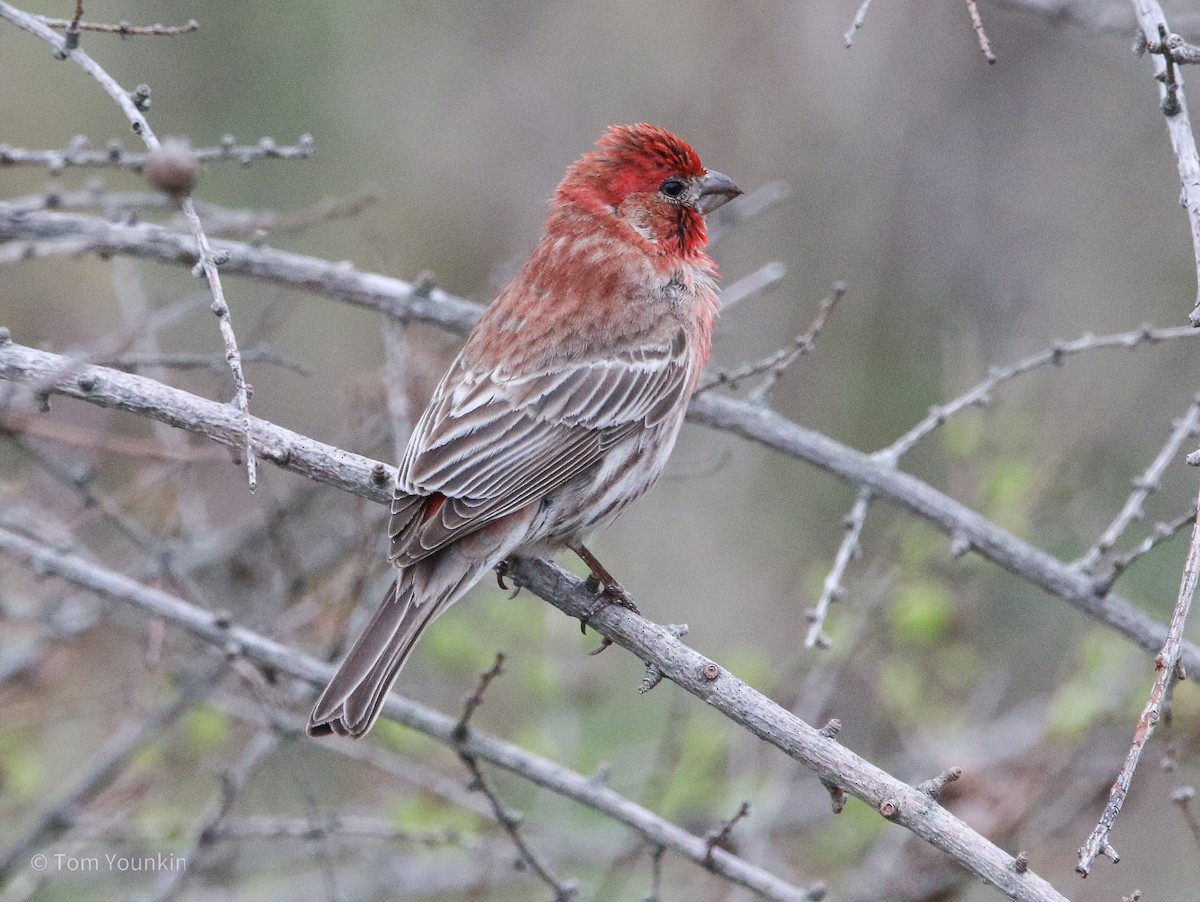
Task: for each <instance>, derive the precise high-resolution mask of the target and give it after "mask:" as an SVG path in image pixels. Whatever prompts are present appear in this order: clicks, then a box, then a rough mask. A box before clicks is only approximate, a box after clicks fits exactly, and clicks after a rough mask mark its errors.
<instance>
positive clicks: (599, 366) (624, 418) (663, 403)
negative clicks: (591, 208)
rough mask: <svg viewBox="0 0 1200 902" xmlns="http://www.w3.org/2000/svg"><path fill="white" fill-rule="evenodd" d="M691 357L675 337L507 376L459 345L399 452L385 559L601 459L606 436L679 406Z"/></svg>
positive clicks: (540, 491) (507, 508)
mask: <svg viewBox="0 0 1200 902" xmlns="http://www.w3.org/2000/svg"><path fill="white" fill-rule="evenodd" d="M690 359H691V358H690V356H689V353H688V347H687V342H686V341H684V340H681V338H680V337H678V336H677V337H676V338H675V339H673V340H672V341H670V342H669V343H666V344H662V345H651V346H647V347H642V348H638V349H636V350H633V351H630V352H628V353H626V354H623V355H621V356H620V357H617V358H615V359H605V360H594V361H589V362H586V363H578V362H571V363H566V364H563V365H561V366H557V367H548V368H545V369H543V370H541V371H539V372H535V373H532V374H521V375H519V376H508V377H507V378H506V377H504V376H503V375H497V374H496V373H493V372H487V373H484V372H477V371H473V370H472V369H470V368H469V367H468V365H467V364H466V363H465V362H464V359H463V356H462V355H460V356H459V358H458V359H457V360H456V361H455V363H454V365H453V366H452V367H451V368H450V371H449V372H448V373H447V374H446V377H445V378H444V379H443V380H442V382H441V383H440V384H439V385H438V387H437V389H436V390H435V392H434V397H433V399H432V400H431V401H430V403H429V406H428V407H427V408H426V410H425V413H424V414H423V415H422V417H421V419H420V421H419V422H418V423H417V426H416V428H415V429H414V430H413V435H412V437H411V439H410V440H409V444H408V447H407V449H406V450H405V454H404V459H403V460H402V462H401V465H400V472H399V474H398V475H397V480H396V486H395V491H394V498H393V501H392V522H391V528H390V529H389V532H390V534H391V554H390V557H391V559H392V560H393V561H394V562H395V563H396V564H397V566H406V565H408V564H410V563H412V562H414V561H417V560H420V559H421V558H423V557H426V556H427V555H429V554H432V553H433V552H434V551H436V550H438V549H439V548H442V547H444V546H445V545H446V544H448V543H449V542H451V541H454V540H455V539H456V538H459V537H461V536H463V535H466V534H469V533H471V532H474V531H475V530H477V529H480V528H482V527H483V526H485V525H487V524H488V523H490V522H492V521H494V520H496V519H498V518H500V517H503V516H505V515H507V514H509V513H511V512H512V511H514V510H517V509H519V508H520V507H523V506H524V505H526V504H529V503H530V502H531V501H534V500H537V499H539V498H543V497H546V496H547V495H551V494H553V493H554V492H555V491H556V490H557V489H559V488H560V487H561V486H563V485H564V484H565V483H567V482H569V481H570V480H571V479H572V478H574V477H575V476H578V475H579V474H580V473H582V472H584V471H586V470H587V469H588V468H589V467H593V466H596V465H597V464H599V463H600V461H601V460H602V458H603V454H604V451H605V449H606V448H608V447H609V446H610V445H611V444H612V443H613V442H615V441H617V440H619V439H620V438H622V437H624V436H627V435H630V434H633V433H634V432H636V431H638V430H642V429H646V428H648V427H652V426H654V425H656V424H657V423H659V422H660V421H661V420H662V419H663V418H664V417H665V416H667V415H668V414H669V413H670V412H671V411H672V410H674V409H675V406H676V405H677V404H678V403H680V402H681V399H682V396H683V394H684V392H685V391H686V389H687V385H688V382H689V377H690Z"/></svg>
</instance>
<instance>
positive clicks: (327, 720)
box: [308, 125, 741, 736]
mask: <svg viewBox="0 0 1200 902" xmlns="http://www.w3.org/2000/svg"><path fill="white" fill-rule="evenodd" d="M740 193H741V191H740V190H739V189H738V188H737V186H736V185H734V183H733V182H732V181H730V180H729V179H728V178H727V177H726V176H724V175H721V174H720V173H719V172H713V171H711V170H707V169H705V168H704V166H703V165H702V164H701V163H700V158H699V157H698V156H697V155H696V152H695V151H694V150H692V148H691V147H689V146H688V145H687V144H686V143H684V142H683V141H682V140H680V139H679V138H677V137H675V136H674V135H672V134H670V133H669V132H666V131H663V130H662V129H659V128H655V127H654V126H651V125H631V126H613V127H611V128H609V129H608V131H607V132H605V134H604V136H603V137H602V138H601V139H600V140H599V141H598V142H597V144H596V149H595V150H593V151H591V152H590V153H587V154H584V156H583V157H582V158H580V159H579V160H577V161H576V162H575V163H572V164H571V166H570V167H568V169H567V173H566V175H565V176H564V177H563V180H562V182H561V183H560V184H559V186H558V190H557V192H556V193H555V195H554V201H553V203H552V205H551V207H550V212H549V214H548V215H547V216H546V224H545V230H544V232H543V234H542V238H541V240H540V241H539V242H538V245H537V247H536V248H535V249H534V251H533V253H532V254H531V255H530V256H529V259H528V260H526V261H525V264H524V265H523V266H522V267H521V270H520V272H519V273H518V274H517V276H516V278H515V279H513V282H512V284H511V285H509V286H508V287H507V288H506V289H504V291H503V292H501V293H500V296H499V297H497V298H496V300H495V301H493V302H492V304H491V306H490V307H489V308H488V309H487V312H485V313H484V315H483V318H482V319H480V321H479V323H478V325H476V327H475V329H474V331H472V333H471V335H470V337H469V338H468V339H467V342H466V345H465V346H464V347H463V349H462V351H461V353H459V355H458V357H457V358H456V359H455V360H454V362H453V363H452V364H451V365H450V369H449V371H448V372H447V373H446V375H445V376H444V377H443V378H442V381H441V382H440V383H439V385H438V387H437V389H436V390H435V391H434V393H433V398H432V399H431V400H430V402H429V406H428V407H427V408H426V410H425V412H424V414H422V416H421V419H420V420H419V421H418V423H417V425H416V428H415V429H414V430H413V434H412V437H411V439H410V440H409V443H408V448H407V450H406V451H405V453H404V459H403V460H402V461H401V462H400V470H399V473H398V474H397V477H396V483H395V487H394V492H393V498H392V517H391V525H390V528H389V536H390V538H391V550H390V554H389V560H390V561H391V563H392V564H394V565H395V566H396V567H397V568H398V570H399V573H398V575H397V577H396V581H395V583H393V585H392V587H391V589H389V591H388V593H387V595H386V596H385V597H384V599H383V602H382V603H381V604H380V606H379V609H378V610H377V611H376V612H375V615H374V616H373V617H372V619H371V621H370V623H369V624H368V625H367V627H366V629H365V630H364V631H363V633H362V635H361V636H359V638H358V640H357V641H356V642H355V644H354V646H353V648H351V650H350V652H349V654H347V655H346V659H345V660H344V661H343V662H342V665H341V667H340V668H339V669H338V672H337V674H336V675H335V676H334V678H333V680H332V681H330V683H329V686H328V687H327V688H326V689H325V692H324V693H323V694H322V695H321V698H320V700H318V702H317V704H316V707H315V708H314V709H313V712H312V716H311V718H310V720H309V725H308V731H309V733H311V734H313V735H325V734H328V733H338V734H341V735H349V736H362V735H363V734H364V733H366V732H367V730H369V729H370V728H371V725H372V724H373V723H374V722H375V719H376V718H377V717H378V716H379V711H380V709H381V707H382V705H383V700H384V697H385V696H386V694H387V692H388V690H389V689H390V688H391V685H392V683H393V682H394V681H395V679H396V674H397V673H398V672H399V670H400V668H401V666H403V664H404V662H405V660H406V659H407V658H408V655H409V653H410V652H411V651H412V648H413V645H414V644H415V643H416V640H417V638H418V637H419V636H420V635H421V633H422V632H423V631H424V629H425V627H427V626H428V625H429V624H430V623H431V622H433V620H434V619H435V618H436V617H437V616H438V614H440V613H441V612H442V611H444V610H445V609H446V608H447V607H449V606H450V605H451V604H453V603H454V602H455V601H456V600H458V598H460V597H461V596H462V595H463V594H464V593H465V592H466V591H467V590H468V589H470V588H471V586H473V585H474V584H475V583H476V582H478V581H479V580H480V579H481V578H482V577H483V576H484V575H485V574H486V573H487V572H488V571H489V570H491V569H492V568H494V567H495V566H496V565H497V564H499V563H500V562H501V561H504V560H505V559H507V558H509V557H512V556H519V555H543V556H548V555H551V554H553V553H554V552H556V551H557V550H559V549H561V548H563V547H565V546H572V547H579V546H580V543H581V542H582V541H583V539H584V538H585V537H586V536H587V535H588V534H589V533H591V532H592V531H593V530H595V529H597V528H599V527H601V526H604V525H605V524H607V523H610V522H611V521H612V520H613V519H614V518H615V517H616V516H617V515H618V514H619V513H620V512H621V511H622V510H623V509H624V508H625V506H626V505H627V504H629V503H630V502H631V501H633V500H634V499H636V498H638V497H639V496H641V495H642V494H644V493H645V492H646V490H647V489H649V488H650V487H651V486H652V485H653V484H654V482H655V480H656V479H657V478H658V476H659V474H660V473H661V472H662V469H663V466H664V464H665V463H666V460H667V457H668V455H669V454H670V453H671V448H672V446H673V445H674V444H675V437H676V436H677V435H678V433H679V427H680V425H681V424H682V423H683V416H684V412H685V411H686V409H687V402H688V399H689V398H690V397H691V393H692V391H693V389H694V388H695V386H696V380H697V378H698V377H699V375H700V370H701V368H702V367H703V366H704V364H705V362H706V361H707V360H708V354H709V348H710V345H711V337H712V327H713V323H714V321H715V319H716V311H717V294H716V290H715V287H714V279H715V278H716V274H717V268H716V264H714V263H713V261H712V260H711V259H710V258H709V257H708V255H707V254H705V253H704V247H705V245H706V243H707V241H708V234H707V231H706V228H705V222H704V215H705V214H706V213H709V212H711V211H713V210H715V209H716V208H717V207H719V206H721V205H722V204H723V203H725V202H726V201H728V200H730V199H732V198H734V197H736V196H737V195H738V194H740Z"/></svg>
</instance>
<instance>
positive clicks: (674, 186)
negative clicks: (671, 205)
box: [658, 179, 685, 198]
mask: <svg viewBox="0 0 1200 902" xmlns="http://www.w3.org/2000/svg"><path fill="white" fill-rule="evenodd" d="M684 187H685V185H684V184H683V182H681V181H680V180H679V179H667V180H666V181H665V182H663V183H662V184H661V185H659V186H658V190H659V191H661V192H662V193H663V194H665V195H666V196H667V197H672V198H673V197H679V196H680V195H681V194H683V189H684Z"/></svg>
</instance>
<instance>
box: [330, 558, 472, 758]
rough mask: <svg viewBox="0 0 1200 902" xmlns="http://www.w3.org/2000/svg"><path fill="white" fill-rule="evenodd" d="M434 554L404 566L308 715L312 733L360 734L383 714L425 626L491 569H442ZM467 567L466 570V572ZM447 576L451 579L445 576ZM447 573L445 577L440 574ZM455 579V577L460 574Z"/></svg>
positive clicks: (354, 735)
mask: <svg viewBox="0 0 1200 902" xmlns="http://www.w3.org/2000/svg"><path fill="white" fill-rule="evenodd" d="M439 563H444V561H438V560H437V559H436V557H435V558H433V559H427V560H425V561H419V562H417V563H415V564H413V565H411V566H409V567H406V568H404V569H403V570H402V571H401V572H400V575H399V576H397V577H396V581H395V582H394V583H392V586H391V588H390V589H388V591H387V595H385V596H384V598H383V601H382V602H381V603H380V605H379V608H378V609H377V610H376V611H375V614H374V615H373V616H372V617H371V622H370V623H368V624H367V627H366V629H364V630H363V631H362V635H360V636H359V637H358V640H357V641H356V642H355V643H354V647H353V648H351V649H350V652H349V653H348V654H347V655H346V658H345V660H343V661H342V665H341V667H339V668H338V670H337V673H335V674H334V676H333V679H332V680H330V681H329V685H328V686H327V687H326V688H325V691H324V692H322V693H321V697H320V698H319V699H318V700H317V704H316V705H315V706H314V707H313V710H312V714H311V715H310V716H309V719H308V735H310V736H327V735H329V734H331V733H336V734H337V735H339V736H350V737H353V738H356V739H357V738H358V737H360V736H363V735H364V734H366V732H367V731H368V730H370V729H371V727H372V726H373V725H374V723H375V721H376V720H377V719H378V717H379V712H380V711H381V710H382V708H383V701H384V699H385V698H386V697H387V694H388V690H389V689H391V688H392V683H394V682H395V681H396V676H397V674H399V673H400V668H401V667H403V666H404V662H405V661H407V660H408V656H409V654H411V653H412V650H413V646H414V645H416V643H417V639H419V638H420V637H421V634H422V633H423V632H425V627H427V626H429V624H431V623H433V621H434V620H436V619H437V617H438V615H439V614H441V613H442V611H444V610H446V608H448V607H450V605H451V604H453V603H454V602H455V601H457V600H458V598H459V597H460V596H462V595H463V594H464V593H465V592H466V591H467V589H469V588H470V587H471V586H472V585H473V584H474V583H475V582H476V581H477V580H478V579H479V578H480V577H481V576H482V575H483V574H484V573H485V572H486V571H487V569H488V568H489V566H490V565H489V564H488V562H487V561H477V562H471V566H468V567H466V568H460V569H459V572H457V573H454V574H444V573H438V572H437V571H438V570H444V569H445V568H444V567H438V566H437V564H439ZM463 569H465V570H466V571H467V572H462V570H463ZM445 576H449V577H450V578H449V579H446V578H444V577H445ZM439 577H443V578H439ZM456 577H457V578H456Z"/></svg>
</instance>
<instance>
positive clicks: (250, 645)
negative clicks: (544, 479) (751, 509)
mask: <svg viewBox="0 0 1200 902" xmlns="http://www.w3.org/2000/svg"><path fill="white" fill-rule="evenodd" d="M215 406H219V405H215ZM338 453H341V452H338ZM388 497H389V495H388V493H386V492H384V491H382V490H381V491H380V493H379V494H378V495H377V497H375V499H374V500H376V501H378V502H380V503H386V499H387V498H388ZM0 549H3V550H4V551H7V552H9V553H12V554H16V555H18V556H21V557H23V558H25V559H27V560H29V561H31V562H34V563H35V566H37V567H40V568H44V572H45V573H53V574H55V575H57V576H59V577H61V578H63V579H66V580H68V581H70V582H73V583H75V584H76V585H80V586H84V587H86V588H88V589H90V590H92V591H94V592H98V593H100V594H102V595H104V596H106V597H108V598H113V599H116V600H120V601H124V602H127V603H130V604H133V605H135V606H137V607H138V608H140V609H141V610H143V611H145V612H146V613H148V614H150V615H152V616H154V617H159V618H161V619H163V620H165V621H166V622H168V623H171V624H173V625H175V626H177V627H179V628H182V629H184V630H186V631H187V632H189V633H191V634H192V635H194V636H196V637H197V638H199V639H201V640H203V641H205V642H208V643H209V644H211V645H213V646H215V647H216V648H219V649H221V650H222V653H223V654H225V655H229V654H231V653H236V654H237V655H239V656H242V657H244V658H246V659H248V660H251V661H254V662H255V663H257V664H261V665H264V666H266V667H268V668H270V669H272V670H273V671H276V672H277V673H279V674H281V675H285V676H290V677H294V678H296V679H299V680H303V681H304V682H305V683H308V684H309V685H311V686H314V687H321V686H324V685H325V684H327V683H328V682H329V680H330V679H331V678H332V676H333V672H334V667H333V666H332V665H330V664H326V663H324V662H322V661H318V660H317V659H316V658H313V657H311V656H309V655H306V654H303V653H301V652H298V651H295V650H293V649H289V648H287V647H285V646H283V645H281V644H279V643H278V642H275V641H274V640H271V639H268V638H265V637H263V636H261V635H259V634H258V633H255V632H252V631H250V630H247V629H244V628H242V627H240V626H237V625H236V624H233V623H231V622H229V620H228V619H226V618H224V617H222V616H219V615H217V614H213V613H210V612H209V611H206V610H204V609H202V608H199V607H196V606H195V605H192V604H189V603H188V602H185V601H183V600H181V599H179V598H176V597H175V596H173V595H170V594H168V593H166V592H163V591H161V590H158V589H153V588H150V587H148V586H143V585H141V584H140V583H138V582H136V581H134V580H131V579H129V578H128V577H125V576H122V575H121V574H118V573H114V572H112V571H109V570H106V569H104V568H103V567H100V566H98V565H96V564H93V563H91V562H89V561H86V560H84V559H82V558H80V557H78V556H76V555H73V554H71V553H69V552H63V551H60V550H56V549H53V548H50V547H48V546H46V545H42V544H40V543H38V542H34V541H31V540H29V539H26V538H24V537H22V536H19V535H17V534H15V533H13V532H11V531H9V530H5V529H0ZM546 566H547V567H549V568H551V571H552V572H554V571H557V572H559V573H561V572H562V571H558V568H556V567H554V565H553V564H546ZM563 575H564V576H566V574H563ZM575 582H576V583H578V584H579V585H578V586H577V587H576V588H577V589H578V596H579V598H578V599H577V602H578V603H585V602H583V599H584V598H586V599H590V602H586V603H588V604H590V605H594V604H595V599H594V597H593V596H591V595H589V594H587V593H586V590H584V589H582V581H579V580H576V581H575ZM668 635H669V634H668ZM384 714H385V715H386V716H388V717H391V718H393V719H395V720H397V721H399V722H400V723H403V724H405V725H407V726H409V727H411V728H413V729H415V730H418V731H419V732H422V733H424V734H425V735H427V736H430V737H432V738H433V739H436V740H437V741H438V742H441V743H443V744H445V745H447V746H450V747H452V748H454V749H456V750H457V749H466V750H467V752H468V753H469V754H472V755H475V756H477V757H478V758H481V759H482V760H485V761H488V762H490V763H491V764H494V765H496V766H498V767H501V768H504V769H505V770H508V771H511V772H512V773H515V774H517V775H518V776H520V777H522V778H524V779H526V780H529V781H531V782H533V783H536V784H537V785H539V786H542V787H544V788H546V789H549V790H550V791H552V792H556V793H558V794H560V795H563V796H566V797H567V798H570V799H573V800H575V801H577V802H579V803H581V804H583V805H586V806H587V807H589V808H592V809H593V810H595V811H598V812H600V813H602V814H604V815H606V816H608V817H611V818H613V819H614V820H617V821H619V822H621V823H623V824H625V825H626V826H628V827H630V828H632V829H633V830H636V831H637V832H638V833H640V834H641V835H642V836H644V837H645V838H646V839H647V840H648V841H650V842H652V843H655V844H658V845H663V846H666V847H667V848H669V849H671V850H672V851H674V852H676V853H678V854H680V855H682V856H683V857H685V858H687V859H689V860H691V861H693V862H695V863H697V864H705V857H706V855H707V854H708V850H707V846H706V843H705V841H704V840H703V839H702V838H700V837H698V836H695V835H693V834H691V833H689V832H687V831H686V830H684V829H683V828H681V827H677V826H676V825H674V824H672V823H671V822H669V821H666V820H663V819H662V818H659V817H658V816H656V815H654V814H653V813H652V812H650V811H647V810H646V809H645V808H642V807H641V806H639V805H637V804H635V803H634V802H631V801H630V800H629V799H626V798H625V797H624V796H621V795H619V794H618V793H616V792H614V791H613V790H611V789H609V788H608V787H607V786H604V785H602V784H600V783H597V782H596V781H594V780H591V779H589V778H588V777H585V776H583V775H582V774H578V773H576V772H574V771H572V770H570V769H568V768H566V767H563V766H561V765H559V764H556V763H555V762H553V761H550V760H549V759H547V758H542V757H540V756H538V755H534V754H532V753H530V752H527V751H525V750H524V749H522V748H520V747H519V746H515V745H512V744H510V743H507V742H503V741H502V740H499V739H496V738H495V737H492V736H488V735H486V734H483V733H481V732H480V731H478V730H472V731H471V733H470V735H469V736H468V737H467V738H466V739H465V740H462V741H458V740H456V739H455V738H454V729H455V727H456V726H457V719H456V718H453V717H449V716H447V715H445V714H441V713H439V712H437V711H434V710H432V709H430V708H427V707H425V706H423V705H419V704H417V703H416V702H413V701H409V700H408V699H404V698H401V697H400V696H398V695H394V694H393V695H390V696H389V697H388V700H387V702H386V703H385V706H384ZM314 741H315V740H314ZM706 866H707V865H706ZM710 870H712V871H713V872H714V873H717V874H719V875H721V876H722V877H724V878H725V879H727V880H729V881H731V882H733V883H736V884H738V885H739V886H744V887H746V888H747V889H750V890H752V891H753V892H755V893H757V894H759V895H760V896H762V897H763V898H767V899H773V900H783V902H817V900H819V899H820V898H821V895H822V894H823V890H822V891H821V892H818V891H817V889H809V890H805V889H801V888H797V887H795V886H792V885H790V884H788V883H786V882H784V881H783V880H780V879H779V878H777V877H775V876H773V875H772V874H770V873H768V872H766V871H764V870H762V869H761V868H758V867H756V866H754V865H752V864H749V863H748V862H745V861H743V860H742V859H741V858H738V857H737V856H735V855H731V854H730V853H728V852H724V851H721V850H717V851H715V852H714V853H713V855H712V866H711V867H710ZM1034 898H1041V897H1034ZM1047 898H1053V899H1058V898H1059V897H1058V896H1050V897H1047Z"/></svg>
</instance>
